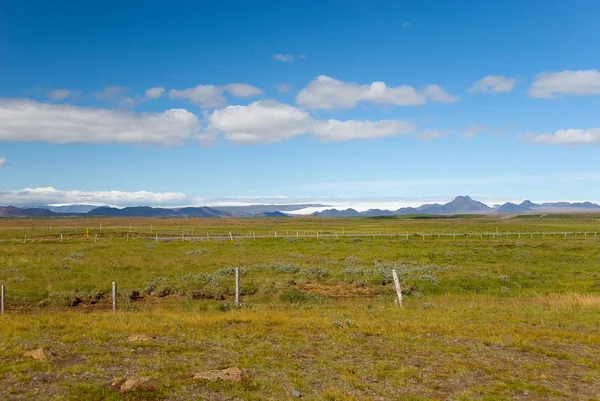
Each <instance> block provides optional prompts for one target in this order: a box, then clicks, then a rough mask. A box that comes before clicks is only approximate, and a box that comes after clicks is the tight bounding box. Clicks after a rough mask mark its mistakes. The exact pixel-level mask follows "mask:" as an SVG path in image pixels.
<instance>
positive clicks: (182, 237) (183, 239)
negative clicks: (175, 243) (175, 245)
mask: <svg viewBox="0 0 600 401" xmlns="http://www.w3.org/2000/svg"><path fill="white" fill-rule="evenodd" d="M183 235H184V234H183V233H181V241H185V237H184V236H183Z"/></svg>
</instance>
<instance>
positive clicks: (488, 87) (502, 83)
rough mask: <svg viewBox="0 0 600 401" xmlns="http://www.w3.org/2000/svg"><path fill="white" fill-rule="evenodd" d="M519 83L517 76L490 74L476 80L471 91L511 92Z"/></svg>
mask: <svg viewBox="0 0 600 401" xmlns="http://www.w3.org/2000/svg"><path fill="white" fill-rule="evenodd" d="M516 83H517V79H516V78H508V77H505V76H504V75H488V76H486V77H483V78H481V79H480V80H479V81H477V82H475V83H474V84H473V85H471V87H470V88H469V90H468V91H469V92H471V93H476V92H482V93H503V92H510V91H512V90H513V89H514V87H515V85H516Z"/></svg>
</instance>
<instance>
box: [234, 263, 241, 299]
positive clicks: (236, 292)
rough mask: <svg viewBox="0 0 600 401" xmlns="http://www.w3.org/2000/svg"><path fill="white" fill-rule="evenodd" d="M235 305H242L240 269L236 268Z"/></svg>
mask: <svg viewBox="0 0 600 401" xmlns="http://www.w3.org/2000/svg"><path fill="white" fill-rule="evenodd" d="M235 304H236V305H239V304H240V268H239V267H236V268H235Z"/></svg>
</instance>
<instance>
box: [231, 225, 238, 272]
mask: <svg viewBox="0 0 600 401" xmlns="http://www.w3.org/2000/svg"><path fill="white" fill-rule="evenodd" d="M229 239H230V240H232V241H233V235H231V232H229ZM236 269H237V267H236Z"/></svg>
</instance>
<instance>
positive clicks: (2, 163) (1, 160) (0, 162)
mask: <svg viewBox="0 0 600 401" xmlns="http://www.w3.org/2000/svg"><path fill="white" fill-rule="evenodd" d="M6 164H7V161H6V159H5V158H4V157H0V168H2V167H4V166H6Z"/></svg>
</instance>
